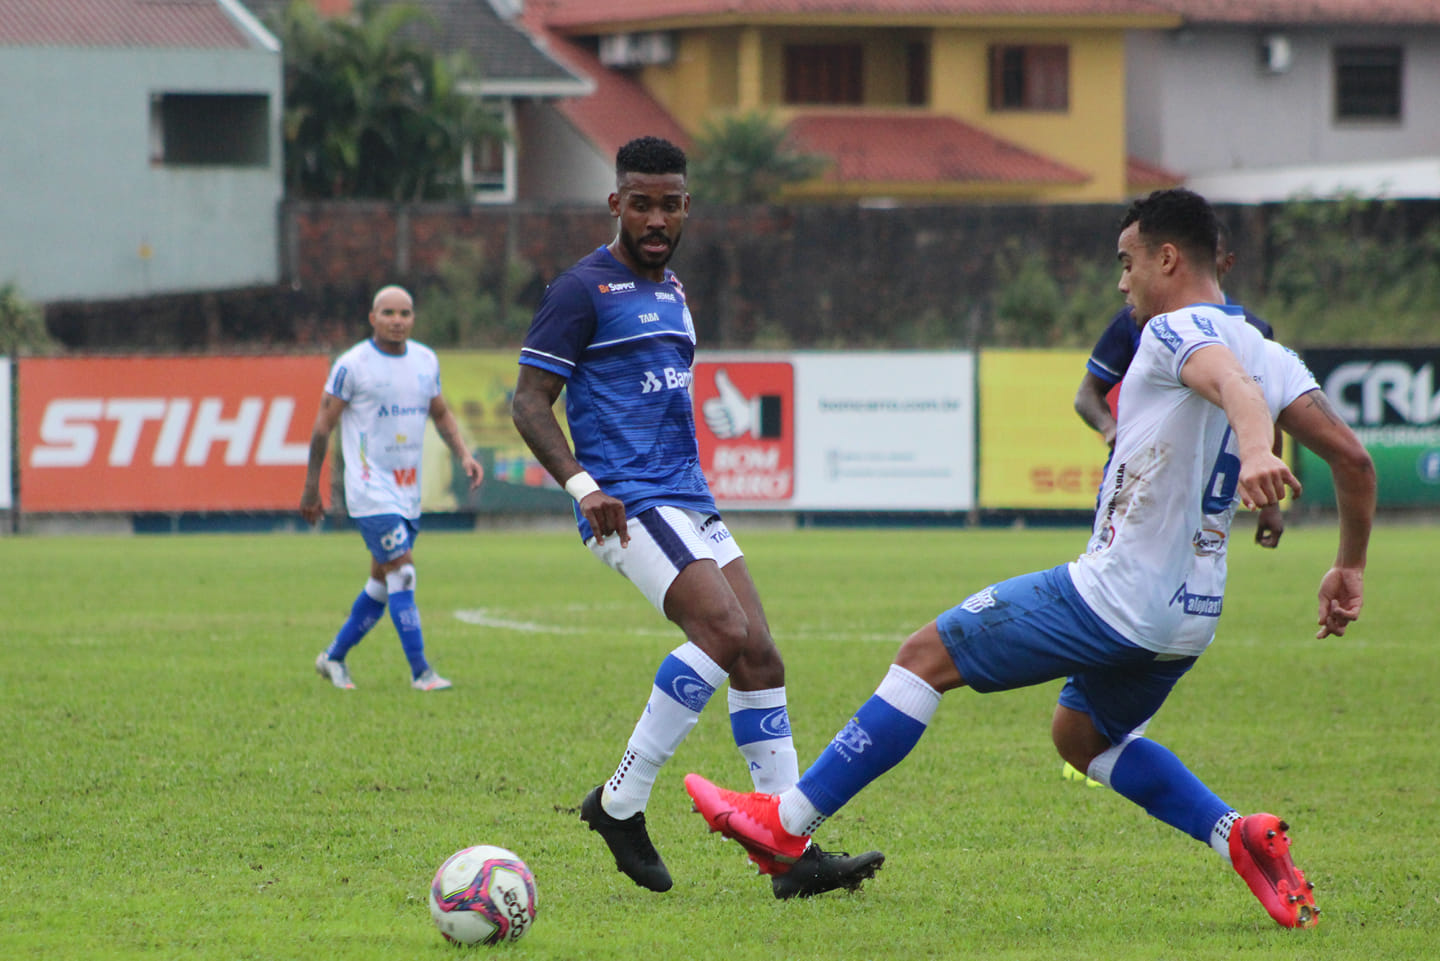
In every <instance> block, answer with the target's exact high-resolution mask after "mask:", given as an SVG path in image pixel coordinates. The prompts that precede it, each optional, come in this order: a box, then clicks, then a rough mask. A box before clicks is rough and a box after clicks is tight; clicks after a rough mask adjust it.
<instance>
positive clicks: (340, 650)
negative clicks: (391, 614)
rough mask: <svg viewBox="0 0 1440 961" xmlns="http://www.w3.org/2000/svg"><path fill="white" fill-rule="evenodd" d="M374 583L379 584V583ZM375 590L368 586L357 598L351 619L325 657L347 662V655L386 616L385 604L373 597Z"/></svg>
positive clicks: (381, 586)
mask: <svg viewBox="0 0 1440 961" xmlns="http://www.w3.org/2000/svg"><path fill="white" fill-rule="evenodd" d="M372 583H374V584H379V582H378V581H375V582H372ZM380 588H381V589H382V590H383V589H384V585H383V584H382V585H380ZM373 589H374V588H373V587H372V585H371V584H366V585H365V589H364V590H363V591H361V592H360V596H359V597H357V598H355V603H354V604H352V605H351V606H350V617H349V619H348V620H346V621H345V623H344V624H341V625H340V632H339V633H338V634H336V635H335V640H333V641H331V642H330V646H329V647H328V648H327V649H326V651H325V656H326V657H328V658H330V660H332V661H343V660H345V655H346V654H349V653H350V649H351V648H353V647H354V646H355V645H356V644H359V643H360V641H361V639H362V638H364V637H365V635H366V634H368V633H370V628H372V627H374V626H375V625H376V624H377V623H379V621H380V618H381V616H382V615H384V613H385V602H384V601H382V600H377V599H375V598H374V597H372V596H371V591H372V590H373Z"/></svg>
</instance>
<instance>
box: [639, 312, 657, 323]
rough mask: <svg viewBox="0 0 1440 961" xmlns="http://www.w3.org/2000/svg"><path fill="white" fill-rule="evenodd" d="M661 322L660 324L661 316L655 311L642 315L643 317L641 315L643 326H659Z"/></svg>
mask: <svg viewBox="0 0 1440 961" xmlns="http://www.w3.org/2000/svg"><path fill="white" fill-rule="evenodd" d="M659 322H660V315H659V314H657V313H654V312H653V311H652V312H650V313H646V314H641V315H640V323H642V324H658V323H659Z"/></svg>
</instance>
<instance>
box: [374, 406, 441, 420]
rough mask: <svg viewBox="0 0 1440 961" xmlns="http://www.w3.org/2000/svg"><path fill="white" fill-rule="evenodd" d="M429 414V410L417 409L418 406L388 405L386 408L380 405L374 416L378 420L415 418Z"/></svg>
mask: <svg viewBox="0 0 1440 961" xmlns="http://www.w3.org/2000/svg"><path fill="white" fill-rule="evenodd" d="M429 413H430V408H428V407H419V406H416V407H406V406H405V405H404V404H390V405H389V406H388V407H387V406H386V405H384V404H381V405H380V407H379V409H377V410H376V411H375V416H376V417H377V418H380V417H416V416H428V415H429Z"/></svg>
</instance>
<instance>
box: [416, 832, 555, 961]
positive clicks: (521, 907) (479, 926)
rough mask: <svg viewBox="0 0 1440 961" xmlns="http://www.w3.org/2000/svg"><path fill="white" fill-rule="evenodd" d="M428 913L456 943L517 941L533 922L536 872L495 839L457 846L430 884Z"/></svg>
mask: <svg viewBox="0 0 1440 961" xmlns="http://www.w3.org/2000/svg"><path fill="white" fill-rule="evenodd" d="M430 916H431V917H433V918H434V919H435V925H436V927H438V928H439V929H440V933H441V934H443V935H444V936H445V940H447V941H450V942H452V943H455V944H503V943H504V942H506V941H518V940H520V938H521V937H522V936H523V935H524V934H525V932H526V931H529V930H530V926H531V925H532V924H534V923H535V875H533V874H531V873H530V869H529V868H528V867H526V866H525V862H524V861H522V860H520V856H519V855H517V854H516V853H515V852H514V851H509V850H506V849H505V848H501V847H496V846H495V845H493V844H477V845H475V846H474V847H468V848H465V849H463V850H460V851H456V852H455V853H454V854H452V855H450V857H449V858H447V859H446V860H445V863H444V864H442V865H440V870H438V871H436V872H435V880H434V881H433V882H431V884H430Z"/></svg>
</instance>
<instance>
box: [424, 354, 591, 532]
mask: <svg viewBox="0 0 1440 961" xmlns="http://www.w3.org/2000/svg"><path fill="white" fill-rule="evenodd" d="M437 354H438V356H439V358H440V388H441V391H442V393H443V394H444V397H445V402H446V403H447V404H449V405H450V409H451V410H452V411H454V412H455V418H456V420H458V421H459V422H460V432H461V434H463V435H464V437H465V445H466V446H467V447H468V448H470V451H471V453H472V454H474V455H475V459H476V460H478V461H480V463H481V464H483V465H484V467H485V480H484V482H483V483H482V484H481V485H480V489H479V490H478V491H476V492H475V493H473V494H472V493H470V492H469V491H468V490H467V486H468V485H467V482H466V478H465V475H464V473H463V472H462V471H461V470H460V469H459V465H458V463H457V462H456V461H455V460H454V458H453V457H451V455H450V452H449V450H448V449H446V447H445V442H444V441H443V440H441V439H440V435H439V433H438V432H436V430H435V425H434V423H433V422H432V423H431V424H430V425H429V427H428V428H427V429H426V434H425V462H424V469H423V471H422V481H421V491H420V503H421V507H422V508H423V509H424V510H425V511H427V512H437V511H438V512H446V511H466V510H476V511H482V512H498V511H506V512H518V513H526V512H542V513H548V512H551V511H555V512H557V513H562V514H563V513H564V512H565V510H566V509H567V506H568V504H569V503H570V497H569V495H567V494H566V493H565V492H564V491H563V490H561V489H560V488H559V487H558V486H557V485H556V484H555V482H554V481H553V480H552V479H551V478H550V475H549V473H547V472H546V470H545V468H543V467H541V466H540V462H539V461H537V460H535V458H534V457H533V456H531V454H530V450H529V448H527V447H526V446H525V442H524V441H523V440H521V439H520V434H519V432H517V431H516V430H515V424H514V423H513V422H512V421H511V419H510V400H511V398H512V397H513V396H514V394H515V378H516V376H517V375H518V374H519V373H520V364H519V358H520V351H519V349H518V348H516V349H514V350H473V351H461V350H442V351H437ZM563 397H564V395H563V394H562V395H561V398H562V399H561V401H560V402H559V403H557V404H556V405H555V416H556V419H558V420H559V421H560V426H561V428H562V429H564V428H565V426H566V425H565V405H564V400H563Z"/></svg>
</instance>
